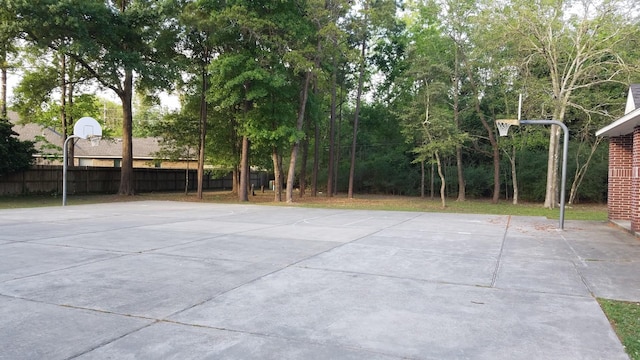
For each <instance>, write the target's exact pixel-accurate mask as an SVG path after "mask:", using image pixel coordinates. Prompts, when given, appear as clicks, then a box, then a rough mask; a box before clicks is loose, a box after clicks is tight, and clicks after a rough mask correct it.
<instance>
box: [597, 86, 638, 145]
mask: <svg viewBox="0 0 640 360" xmlns="http://www.w3.org/2000/svg"><path fill="white" fill-rule="evenodd" d="M637 126H640V84H631V85H630V86H629V94H628V95H627V107H626V114H625V115H624V116H623V117H621V118H620V119H618V120H616V121H614V122H612V123H611V124H609V125H607V126H605V127H603V128H602V129H600V130H598V131H597V132H596V136H621V135H627V134H630V133H632V132H633V129H635V128H636V127H637Z"/></svg>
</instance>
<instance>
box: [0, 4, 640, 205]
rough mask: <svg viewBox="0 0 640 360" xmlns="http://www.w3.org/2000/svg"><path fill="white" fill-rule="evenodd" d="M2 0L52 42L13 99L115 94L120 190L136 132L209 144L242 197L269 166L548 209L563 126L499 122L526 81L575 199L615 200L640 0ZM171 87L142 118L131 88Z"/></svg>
mask: <svg viewBox="0 0 640 360" xmlns="http://www.w3.org/2000/svg"><path fill="white" fill-rule="evenodd" d="M0 3H1V5H2V7H1V8H2V10H0V19H4V20H3V24H2V26H0V35H2V36H3V39H5V38H6V39H7V41H9V42H10V43H11V45H12V46H10V47H7V50H10V51H11V53H12V54H13V53H17V54H19V56H20V57H21V58H22V59H29V58H34V56H33V54H36V53H37V54H45V55H44V56H40V57H37V59H38V60H37V62H33V61H31V62H26V61H25V62H23V63H25V64H27V63H29V64H36V63H37V65H38V67H39V68H38V69H39V70H38V71H37V72H36V71H35V70H37V69H35V68H34V67H33V66H32V67H31V68H25V69H23V74H24V77H23V80H22V83H21V84H20V87H19V88H18V91H17V92H16V93H17V94H18V96H16V98H15V99H14V102H13V106H14V107H15V108H16V109H23V111H21V113H22V114H23V117H31V118H32V119H27V120H31V121H36V120H37V118H38V116H40V115H38V114H47V115H46V116H47V117H51V115H50V114H51V113H52V112H56V113H61V114H66V112H65V111H66V110H65V109H68V110H69V112H68V113H69V116H70V119H71V121H72V119H73V118H74V117H76V116H78V115H81V114H77V112H76V113H72V112H71V111H72V108H73V106H72V104H78V105H79V104H81V103H82V101H80V99H81V98H80V96H81V95H82V93H84V92H85V91H87V90H86V87H85V86H81V84H82V83H83V82H87V81H88V83H87V84H89V83H91V82H93V83H94V84H98V86H100V87H102V88H105V89H110V90H112V91H113V92H114V94H116V95H117V96H118V97H119V98H120V100H121V103H122V111H123V117H122V124H121V126H122V132H121V134H122V136H123V163H122V164H123V177H122V181H121V184H123V185H122V186H121V189H120V191H119V192H120V193H123V194H131V193H133V192H134V189H133V182H132V177H131V166H132V165H131V156H132V153H131V137H132V134H133V133H140V134H152V135H155V136H159V137H162V138H164V139H165V142H164V144H165V145H166V146H165V150H166V152H165V154H174V155H175V154H183V153H184V151H185V149H189V152H190V151H191V150H193V151H194V152H197V153H198V154H199V156H200V160H199V169H200V173H202V172H203V170H202V169H203V168H204V166H205V163H207V165H210V166H212V167H214V168H216V169H221V168H224V169H226V170H228V171H231V172H232V173H233V174H234V179H235V181H234V190H235V191H236V192H237V193H238V196H239V199H240V200H242V201H248V200H249V196H248V189H249V188H250V186H251V184H250V183H249V181H250V180H249V176H248V173H249V172H250V171H251V169H252V168H253V169H261V170H267V171H269V172H270V173H271V174H272V178H273V181H274V182H273V184H274V188H275V190H276V197H275V199H276V200H281V199H282V197H281V195H280V194H281V192H283V191H285V190H286V200H287V201H293V199H294V193H295V191H296V190H299V192H298V193H297V194H298V196H305V187H306V186H307V184H311V188H312V189H313V191H312V192H311V193H312V195H314V196H315V195H318V194H319V193H323V194H325V195H327V196H332V195H333V194H334V193H335V192H337V191H345V192H348V194H349V196H354V194H356V193H358V192H365V191H366V192H378V193H394V194H407V195H415V194H420V195H422V196H426V194H427V193H430V194H431V196H434V193H435V192H436V191H435V190H434V189H436V188H437V189H439V195H440V197H441V198H442V201H443V206H445V205H446V201H445V199H446V198H447V197H452V196H453V197H455V198H456V199H457V200H459V201H464V200H465V198H466V196H467V195H469V196H474V197H490V198H492V200H493V201H494V202H497V201H498V200H499V199H501V198H518V197H519V198H521V199H523V200H532V201H542V200H545V204H546V205H547V206H549V207H552V206H553V205H554V204H555V198H556V196H557V188H556V184H557V173H558V161H557V159H558V156H559V155H558V154H559V153H558V130H557V129H555V128H554V127H551V128H535V129H534V128H531V129H530V128H524V127H523V128H521V129H512V134H513V136H510V137H509V138H508V139H506V138H499V137H498V134H497V131H496V129H495V121H496V120H497V119H500V118H509V117H514V116H517V115H518V114H517V111H518V96H519V94H522V95H523V98H524V102H523V107H522V114H521V115H522V117H523V118H526V119H555V120H559V121H562V122H564V123H565V124H567V126H568V127H569V128H570V130H571V133H572V142H571V154H570V156H571V159H570V161H569V163H570V164H572V165H571V168H570V169H569V170H570V171H569V173H570V174H572V175H571V177H572V178H571V179H570V181H572V186H571V190H570V191H571V197H570V199H571V201H572V202H575V201H581V200H589V201H602V200H603V198H604V196H605V195H606V187H605V186H604V184H605V183H606V171H605V170H604V168H605V167H606V161H607V160H606V151H605V148H604V145H605V143H604V142H603V141H602V139H598V138H596V137H595V136H594V131H595V129H597V128H598V127H601V126H603V125H605V124H607V123H609V122H611V121H612V120H614V119H615V118H616V117H617V116H620V115H621V114H622V112H623V110H624V103H625V96H626V91H627V88H628V85H629V84H630V83H632V82H634V81H638V79H639V75H640V72H639V66H640V60H639V59H640V56H638V55H639V54H638V52H639V51H640V50H638V49H640V47H638V46H635V45H637V43H638V39H640V26H639V24H640V22H639V21H638V18H637V16H638V15H637V14H639V13H640V12H639V10H640V5H639V4H637V2H636V1H633V0H604V1H602V0H582V1H575V0H533V1H531V0H506V1H500V2H494V1H488V0H412V1H404V2H398V1H387V0H383V1H381V0H357V1H347V0H277V1H272V0H258V1H247V0H227V1H219V0H156V1H151V0H128V1H109V0H106V1H103V0H91V1H79V0H38V1H27V0H0ZM0 50H2V51H4V50H3V49H0ZM2 54H4V53H2ZM29 54H31V55H29ZM5 57H6V56H5ZM65 59H69V60H70V62H63V60H65ZM63 70H64V71H63ZM71 83H73V84H78V87H69V86H67V87H60V86H57V85H54V84H67V85H68V84H71ZM60 89H67V90H60ZM159 90H163V91H168V92H171V91H177V93H178V94H179V96H180V98H181V101H182V107H181V108H180V109H179V110H176V111H175V112H174V113H168V114H167V113H166V112H165V113H164V114H159V115H158V114H155V115H154V116H155V117H154V120H148V121H142V120H141V121H133V118H134V117H133V112H135V109H134V108H133V106H132V103H133V102H132V100H133V97H134V96H137V95H136V94H140V96H142V95H145V96H149V95H155V94H157V91H159ZM59 91H63V92H64V91H69V92H71V95H69V93H68V92H67V93H66V94H67V96H66V97H65V96H61V97H59V96H57V95H58V92H59ZM54 95H55V97H54ZM76 97H77V98H78V101H75V100H74V98H76ZM65 99H66V100H65ZM148 113H149V114H150V113H151V112H148ZM162 115H164V119H162V120H158V119H157V118H158V116H162ZM141 118H144V117H141V116H138V119H141ZM151 123H153V124H151ZM134 126H138V127H141V126H145V128H144V129H143V128H140V129H133V127H134ZM172 129H175V131H172ZM545 137H546V140H545ZM172 147H173V148H172ZM180 156H182V155H180ZM285 163H288V166H283V164H285ZM532 164H535V166H534V167H532V166H531V165H532ZM127 174H128V175H127ZM285 179H286V180H285ZM254 185H255V184H254ZM285 185H286V189H285ZM427 189H429V190H430V191H427Z"/></svg>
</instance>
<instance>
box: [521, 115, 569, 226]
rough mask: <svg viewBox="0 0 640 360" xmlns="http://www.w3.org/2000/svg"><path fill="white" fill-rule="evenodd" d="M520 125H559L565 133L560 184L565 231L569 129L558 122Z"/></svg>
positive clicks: (562, 218)
mask: <svg viewBox="0 0 640 360" xmlns="http://www.w3.org/2000/svg"><path fill="white" fill-rule="evenodd" d="M520 124H525V125H526V124H531V125H558V126H560V127H561V128H562V130H563V131H564V149H563V151H562V180H561V182H560V184H561V185H560V230H564V202H565V191H566V188H567V186H566V185H567V155H568V154H569V128H567V125H565V124H563V123H561V122H560V121H558V120H520Z"/></svg>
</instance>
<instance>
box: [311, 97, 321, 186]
mask: <svg viewBox="0 0 640 360" xmlns="http://www.w3.org/2000/svg"><path fill="white" fill-rule="evenodd" d="M313 93H314V95H315V97H316V98H317V97H318V87H317V86H314V87H313ZM313 119H314V121H313V169H312V170H311V196H312V197H316V196H318V172H319V171H320V125H319V124H318V119H317V118H316V117H315V116H314V117H313Z"/></svg>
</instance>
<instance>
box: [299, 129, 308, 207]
mask: <svg viewBox="0 0 640 360" xmlns="http://www.w3.org/2000/svg"><path fill="white" fill-rule="evenodd" d="M306 123H307V124H306V128H307V129H306V131H305V133H306V132H307V131H309V118H308V117H307V121H306ZM301 160H302V161H301V164H300V180H299V183H300V197H301V198H303V197H304V196H305V194H306V192H307V163H308V161H309V134H306V135H305V138H304V139H303V140H302V159H301Z"/></svg>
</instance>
